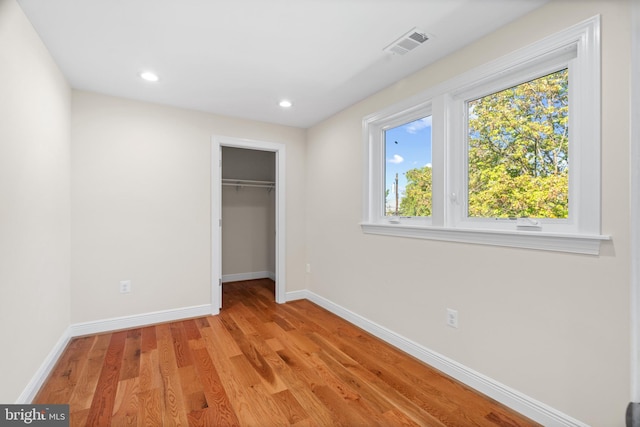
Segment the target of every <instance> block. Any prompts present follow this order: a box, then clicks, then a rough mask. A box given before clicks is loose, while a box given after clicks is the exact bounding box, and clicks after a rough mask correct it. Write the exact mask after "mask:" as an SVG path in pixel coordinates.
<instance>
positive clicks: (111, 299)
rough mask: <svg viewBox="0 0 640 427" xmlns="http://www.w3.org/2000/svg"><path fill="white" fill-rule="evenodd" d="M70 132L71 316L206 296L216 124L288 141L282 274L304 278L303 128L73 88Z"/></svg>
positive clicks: (178, 304) (166, 305)
mask: <svg viewBox="0 0 640 427" xmlns="http://www.w3.org/2000/svg"><path fill="white" fill-rule="evenodd" d="M71 134H72V137H71V139H72V155H71V182H72V205H71V211H72V233H71V234H72V241H71V254H72V256H71V259H72V277H71V283H72V292H71V320H72V322H73V323H77V322H87V321H93V320H101V319H108V318H113V317H118V316H126V315H136V314H142V313H148V312H154V311H161V310H169V309H174V308H184V307H191V306H198V305H203V304H210V303H211V284H210V278H211V242H210V240H211V225H210V223H211V218H210V215H211V137H212V135H214V134H215V135H225V136H232V137H237V138H246V139H254V140H263V141H272V142H279V143H283V144H286V146H287V165H286V167H287V184H286V186H287V207H286V217H287V220H288V221H287V230H286V236H287V261H288V262H287V271H286V283H287V290H297V289H303V288H304V259H305V254H304V249H305V241H304V230H305V219H304V208H305V190H304V168H303V165H304V158H305V154H306V148H305V143H304V137H305V132H304V130H301V129H296V128H290V127H284V126H277V125H270V124H265V123H257V122H251V121H247V120H239V119H232V118H225V117H220V116H215V115H212V114H206V113H201V112H195V111H188V110H183V109H178V108H170V107H164V106H160V105H154V104H148V103H143V102H136V101H130V100H125V99H120V98H113V97H108V96H103V95H98V94H92V93H87V92H80V91H74V92H73V98H72V127H71ZM125 279H128V280H131V281H132V292H131V293H130V294H120V293H119V290H118V284H119V281H120V280H125Z"/></svg>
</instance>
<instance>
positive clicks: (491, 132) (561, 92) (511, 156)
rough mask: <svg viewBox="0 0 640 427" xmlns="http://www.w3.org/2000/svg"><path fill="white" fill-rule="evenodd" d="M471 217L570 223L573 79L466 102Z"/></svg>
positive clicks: (534, 83) (555, 76)
mask: <svg viewBox="0 0 640 427" xmlns="http://www.w3.org/2000/svg"><path fill="white" fill-rule="evenodd" d="M466 111H467V165H468V167H467V200H468V206H467V214H468V216H469V217H477V218H562V219H564V218H568V217H569V73H568V69H567V68H564V69H562V70H559V71H556V72H554V73H551V74H548V75H546V76H542V77H538V78H536V79H533V80H530V81H528V82H524V83H521V84H518V85H516V86H513V87H510V88H508V89H504V90H501V91H499V92H494V93H491V94H489V95H485V96H483V97H480V98H477V99H474V100H472V101H468V102H467V108H466Z"/></svg>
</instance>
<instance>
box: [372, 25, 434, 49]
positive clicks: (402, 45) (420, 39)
mask: <svg viewBox="0 0 640 427" xmlns="http://www.w3.org/2000/svg"><path fill="white" fill-rule="evenodd" d="M427 40H429V36H428V35H427V34H426V33H424V32H423V31H420V30H419V29H417V28H414V29H413V30H411V31H409V32H408V33H406V34H404V35H403V36H402V37H400V38H399V39H397V40H396V41H394V42H393V43H391V44H390V45H389V46H387V47H385V48H384V49H383V50H385V51H387V52H391V53H395V54H396V55H404V54H405V53H407V52H409V51H410V50H413V49H415V48H417V47H418V46H420V45H421V44H422V43H424V42H426V41H427Z"/></svg>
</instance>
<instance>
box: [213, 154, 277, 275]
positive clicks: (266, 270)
mask: <svg viewBox="0 0 640 427" xmlns="http://www.w3.org/2000/svg"><path fill="white" fill-rule="evenodd" d="M275 179H276V158H275V153H274V152H271V151H261V150H251V149H245V148H235V147H224V146H223V147H222V283H223V286H224V283H228V282H236V281H241V280H252V279H260V278H271V279H273V280H275V278H276V277H275V271H276V268H275V265H276V255H275V254H276V239H275V237H276V227H275V224H276V213H275V212H276V197H275V193H276V187H275Z"/></svg>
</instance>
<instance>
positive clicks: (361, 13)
mask: <svg viewBox="0 0 640 427" xmlns="http://www.w3.org/2000/svg"><path fill="white" fill-rule="evenodd" d="M545 2H546V0H55V1H52V0H18V3H19V4H20V5H21V7H22V9H23V10H24V12H25V13H26V15H27V17H28V18H29V20H30V21H31V22H32V24H33V26H34V27H35V29H36V31H37V32H38V34H39V35H40V37H41V38H42V40H43V41H44V43H45V45H46V46H47V48H48V49H49V51H50V52H51V54H52V55H53V57H54V59H55V61H56V62H57V64H58V66H59V67H60V68H61V69H62V72H63V73H64V74H65V76H66V77H67V79H68V80H69V83H70V84H71V86H72V87H74V88H76V89H82V90H88V91H94V92H99V93H104V94H109V95H115V96H121V97H125V98H132V99H138V100H143V101H150V102H155V103H160V104H167V105H173V106H177V107H183V108H189V109H195V110H201V111H207V112H211V113H216V114H222V115H227V116H234V117H242V118H247V119H252V120H259V121H265V122H271V123H278V124H284V125H290V126H297V127H302V128H306V127H309V126H312V125H314V124H316V123H318V122H320V121H321V120H323V119H325V118H327V117H329V116H331V115H332V114H334V113H336V112H338V111H340V110H342V109H344V108H346V107H348V106H349V105H352V104H354V103H355V102H357V101H359V100H362V99H364V98H366V97H367V96H369V95H371V94H373V93H375V92H377V91H379V90H381V89H383V88H385V87H387V86H389V85H390V84H392V83H393V82H395V81H397V80H399V79H401V78H403V77H405V76H407V75H409V74H411V73H413V72H414V71H417V70H419V69H420V68H422V67H424V66H426V65H428V64H430V63H432V62H434V61H435V60H437V59H439V58H441V57H443V56H445V55H447V54H448V53H450V52H453V51H455V50H457V49H459V48H461V47H462V46H464V45H466V44H468V43H470V42H471V41H473V40H474V39H477V38H479V37H481V36H483V35H484V34H487V33H490V32H492V31H493V30H495V29H497V28H499V27H501V26H503V25H505V24H506V23H508V22H510V21H512V20H514V19H516V18H517V17H519V16H521V15H523V14H525V13H527V12H529V11H531V10H533V9H535V8H536V7H539V6H540V5H542V4H543V3H545ZM414 27H418V28H419V29H421V30H423V31H424V32H426V33H428V34H430V35H432V36H433V37H432V38H431V39H430V40H429V41H427V42H426V43H425V44H423V45H421V46H419V47H418V48H416V49H415V50H413V51H411V52H409V53H407V54H406V55H403V56H394V55H390V54H387V53H385V52H384V51H383V48H384V47H386V46H387V45H389V44H390V43H392V42H393V41H394V40H396V39H397V38H398V37H400V36H402V35H403V34H404V33H406V32H407V31H409V30H411V29H412V28H414ZM143 70H153V71H155V72H156V73H158V74H159V76H160V81H159V82H157V83H149V82H145V81H143V80H141V79H140V78H139V76H138V74H139V73H140V72H141V71H143ZM282 98H287V99H290V100H291V101H292V102H293V103H294V105H293V107H292V108H290V109H287V110H284V109H282V108H281V107H279V106H278V101H279V100H280V99H282Z"/></svg>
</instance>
